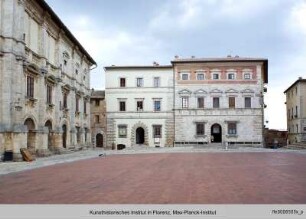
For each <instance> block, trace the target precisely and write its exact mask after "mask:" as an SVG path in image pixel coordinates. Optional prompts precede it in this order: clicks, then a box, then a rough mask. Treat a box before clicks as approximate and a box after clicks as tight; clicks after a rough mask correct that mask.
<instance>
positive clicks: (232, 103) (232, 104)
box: [228, 97, 235, 108]
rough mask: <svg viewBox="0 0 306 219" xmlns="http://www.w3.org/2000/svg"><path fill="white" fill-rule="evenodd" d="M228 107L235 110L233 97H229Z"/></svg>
mask: <svg viewBox="0 0 306 219" xmlns="http://www.w3.org/2000/svg"><path fill="white" fill-rule="evenodd" d="M228 107H229V108H235V97H229V98H228Z"/></svg>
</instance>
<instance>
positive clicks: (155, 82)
mask: <svg viewBox="0 0 306 219" xmlns="http://www.w3.org/2000/svg"><path fill="white" fill-rule="evenodd" d="M154 87H160V78H159V77H154Z"/></svg>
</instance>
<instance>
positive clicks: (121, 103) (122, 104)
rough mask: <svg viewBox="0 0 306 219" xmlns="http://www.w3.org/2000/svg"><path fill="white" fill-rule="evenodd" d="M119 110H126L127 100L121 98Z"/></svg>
mask: <svg viewBox="0 0 306 219" xmlns="http://www.w3.org/2000/svg"><path fill="white" fill-rule="evenodd" d="M119 112H126V101H125V100H119Z"/></svg>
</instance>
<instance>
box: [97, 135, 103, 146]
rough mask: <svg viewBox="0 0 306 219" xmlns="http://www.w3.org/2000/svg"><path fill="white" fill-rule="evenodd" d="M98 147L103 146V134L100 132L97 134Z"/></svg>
mask: <svg viewBox="0 0 306 219" xmlns="http://www.w3.org/2000/svg"><path fill="white" fill-rule="evenodd" d="M96 147H100V148H103V135H102V134H100V133H99V134H97V136H96Z"/></svg>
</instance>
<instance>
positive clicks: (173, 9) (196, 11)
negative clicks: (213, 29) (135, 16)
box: [149, 0, 277, 32]
mask: <svg viewBox="0 0 306 219" xmlns="http://www.w3.org/2000/svg"><path fill="white" fill-rule="evenodd" d="M175 3H176V4H174V0H170V1H168V2H166V3H165V4H164V5H163V6H162V7H161V10H159V11H158V13H157V14H156V15H155V16H154V17H153V18H152V19H151V21H150V23H149V27H150V29H151V30H152V31H153V32H154V30H157V31H169V32H172V31H186V30H188V31H190V30H191V29H193V30H200V29H205V28H206V27H208V26H211V25H214V23H215V22H220V21H223V22H225V23H226V22H228V21H229V20H233V21H235V22H244V21H245V20H248V19H252V18H256V17H259V16H260V15H261V14H263V13H265V12H266V11H267V10H270V9H272V8H273V7H274V6H275V5H276V4H277V1H265V0H257V1H254V0H243V1H237V0H205V1H201V0H181V1H175Z"/></svg>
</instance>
